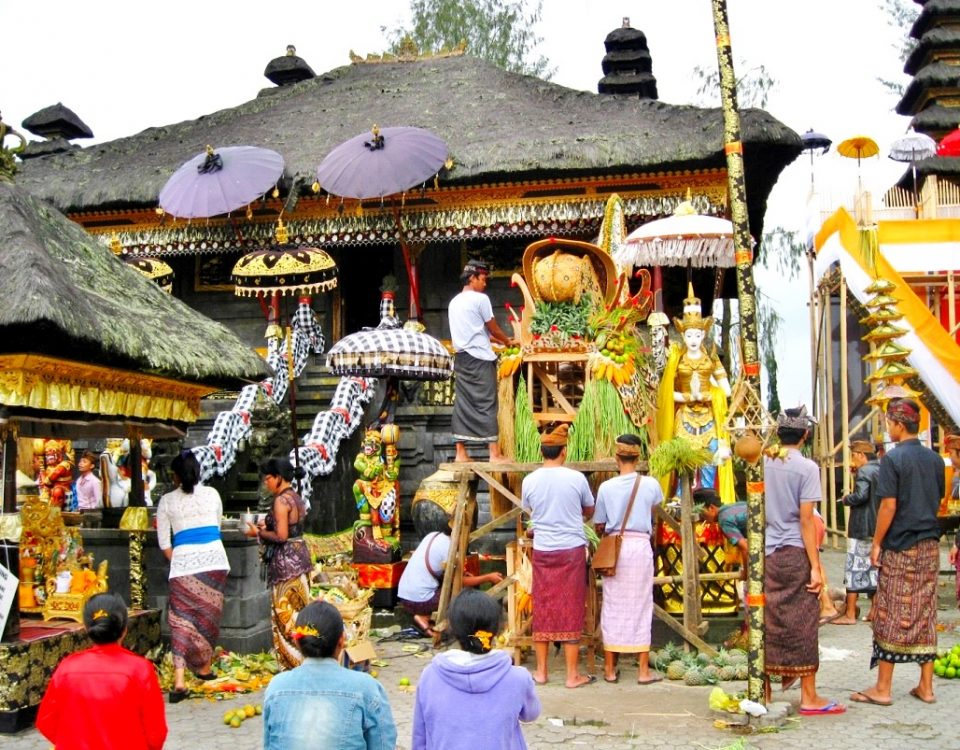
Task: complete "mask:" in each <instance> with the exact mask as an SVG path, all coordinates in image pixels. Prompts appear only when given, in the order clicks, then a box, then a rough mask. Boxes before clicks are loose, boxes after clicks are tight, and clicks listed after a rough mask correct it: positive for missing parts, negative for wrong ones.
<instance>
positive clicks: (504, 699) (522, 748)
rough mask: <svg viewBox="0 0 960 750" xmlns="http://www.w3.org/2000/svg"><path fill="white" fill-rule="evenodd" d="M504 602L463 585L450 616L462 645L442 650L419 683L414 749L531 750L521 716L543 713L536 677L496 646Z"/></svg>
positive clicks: (451, 607)
mask: <svg viewBox="0 0 960 750" xmlns="http://www.w3.org/2000/svg"><path fill="white" fill-rule="evenodd" d="M501 614H502V612H501V609H500V603H499V602H497V601H496V600H494V599H491V598H490V597H489V596H487V595H486V594H484V593H483V592H481V591H477V590H475V589H464V590H463V591H461V592H460V594H459V595H458V596H457V598H456V599H454V600H453V602H452V603H451V604H450V609H449V611H448V619H449V622H450V629H451V631H452V632H453V635H454V637H455V638H456V639H457V640H458V641H459V642H460V646H461V648H460V649H450V650H448V651H444V652H443V653H440V654H437V656H436V657H435V658H434V659H433V662H431V663H430V664H429V665H428V666H427V668H426V669H424V670H423V674H421V675H420V684H419V685H417V700H416V704H415V705H414V708H413V750H477V748H484V750H526V747H527V743H526V742H525V741H524V739H523V733H522V732H521V731H520V722H521V721H533V720H534V719H536V718H537V717H538V716H539V715H540V699H539V698H537V693H536V689H535V687H534V684H533V677H531V676H530V672H528V671H527V670H526V669H524V668H523V667H515V666H513V662H512V660H511V659H510V655H509V654H508V653H507V652H506V651H493V650H491V649H492V648H493V642H494V640H495V639H496V637H497V634H498V633H499V632H500V620H501Z"/></svg>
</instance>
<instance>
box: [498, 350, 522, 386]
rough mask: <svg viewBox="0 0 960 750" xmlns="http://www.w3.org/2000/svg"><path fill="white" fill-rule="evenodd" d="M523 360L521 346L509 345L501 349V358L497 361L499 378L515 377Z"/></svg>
mask: <svg viewBox="0 0 960 750" xmlns="http://www.w3.org/2000/svg"><path fill="white" fill-rule="evenodd" d="M522 362H523V356H522V355H521V353H520V347H519V346H507V347H504V348H503V349H502V350H501V351H500V359H499V362H498V363H497V378H498V379H500V380H503V379H504V378H510V377H513V373H515V372H516V371H517V370H519V369H520V365H521V363H522Z"/></svg>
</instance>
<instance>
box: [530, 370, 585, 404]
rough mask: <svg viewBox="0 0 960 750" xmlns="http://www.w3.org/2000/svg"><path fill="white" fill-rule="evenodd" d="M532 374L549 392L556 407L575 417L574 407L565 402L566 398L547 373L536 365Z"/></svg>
mask: <svg viewBox="0 0 960 750" xmlns="http://www.w3.org/2000/svg"><path fill="white" fill-rule="evenodd" d="M533 372H534V373H535V374H536V375H537V377H538V378H539V379H540V382H541V383H542V384H543V387H544V388H546V389H547V390H548V391H550V394H551V395H552V396H553V398H554V399H555V400H556V402H557V405H558V406H559V407H560V408H561V409H563V410H564V411H565V412H567V413H568V414H572V415H576V413H577V409H576V407H575V406H574V405H573V404H571V403H570V402H569V401H567V397H566V396H564V395H563V393H562V392H561V391H560V388H559V386H558V385H557V384H556V383H554V382H553V376H552V375H551V374H550V373H549V372H547V371H546V370H545V369H544V368H543V367H542V366H541V365H538V364H534V365H533ZM557 377H558V378H559V377H560V376H559V374H558V375H557Z"/></svg>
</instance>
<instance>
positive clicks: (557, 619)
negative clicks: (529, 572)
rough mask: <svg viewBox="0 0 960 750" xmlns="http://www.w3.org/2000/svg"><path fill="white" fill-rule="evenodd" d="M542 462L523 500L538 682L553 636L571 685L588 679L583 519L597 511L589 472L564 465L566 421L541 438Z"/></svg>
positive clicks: (529, 478)
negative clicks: (584, 667) (529, 534)
mask: <svg viewBox="0 0 960 750" xmlns="http://www.w3.org/2000/svg"><path fill="white" fill-rule="evenodd" d="M540 444H541V447H540V451H541V453H542V454H543V466H542V467H541V468H539V469H537V470H536V471H534V472H533V473H532V474H528V475H527V477H526V478H525V479H524V480H523V485H522V487H521V491H520V498H521V504H522V505H523V507H524V508H525V509H527V510H529V511H530V515H531V525H532V526H533V592H532V593H533V650H534V653H535V654H536V657H537V667H536V671H535V672H534V673H533V679H534V682H536V683H537V684H538V685H544V684H546V682H547V654H548V651H549V648H550V643H551V642H552V641H560V642H561V643H563V656H564V662H565V665H566V672H567V679H566V686H567V687H568V688H578V687H582V686H583V685H589V684H590V683H592V682H594V681H595V680H596V677H594V676H593V675H584V674H580V671H579V658H580V638H581V636H582V635H583V622H584V615H585V613H586V604H587V599H586V597H587V550H586V545H587V538H586V534H585V533H584V529H583V524H584V522H585V521H586V520H588V519H589V518H590V517H591V516H593V494H592V493H591V492H590V485H589V484H587V479H586V477H584V476H583V474H581V473H580V472H579V471H574V470H573V469H569V468H567V467H566V466H564V465H563V463H564V461H565V460H566V458H567V425H561V426H560V427H558V428H557V429H556V430H554V431H553V432H551V433H547V434H545V435H543V437H542V438H541V443H540Z"/></svg>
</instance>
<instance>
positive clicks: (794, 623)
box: [764, 547, 820, 677]
mask: <svg viewBox="0 0 960 750" xmlns="http://www.w3.org/2000/svg"><path fill="white" fill-rule="evenodd" d="M764 567H765V574H764V594H765V596H766V607H764V625H765V628H766V635H767V641H766V672H767V674H771V675H781V676H782V677H804V676H807V675H813V674H816V672H817V669H818V668H819V667H820V654H819V644H818V640H817V635H818V627H819V618H820V603H819V599H818V597H817V595H816V594H812V593H810V592H809V591H807V584H809V583H810V561H809V559H807V552H806V550H805V549H803V547H781V548H780V549H778V550H777V551H776V552H774V553H773V554H771V555H767V557H766V561H765V564H764Z"/></svg>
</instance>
